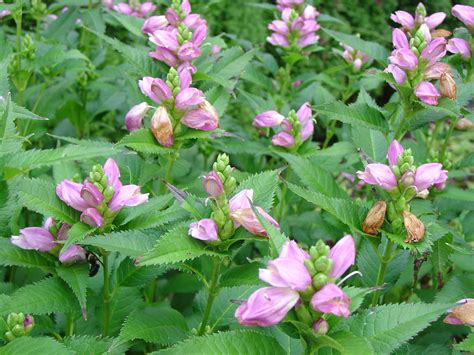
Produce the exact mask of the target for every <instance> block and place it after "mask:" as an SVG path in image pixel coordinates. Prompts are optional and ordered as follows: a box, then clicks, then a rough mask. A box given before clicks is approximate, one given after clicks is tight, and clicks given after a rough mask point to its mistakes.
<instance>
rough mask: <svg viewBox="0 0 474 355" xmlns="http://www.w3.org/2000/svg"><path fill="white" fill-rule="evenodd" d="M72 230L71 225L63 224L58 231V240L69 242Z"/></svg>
mask: <svg viewBox="0 0 474 355" xmlns="http://www.w3.org/2000/svg"><path fill="white" fill-rule="evenodd" d="M71 228H72V226H71V225H70V224H67V223H63V224H62V225H61V227H60V228H59V230H58V234H57V238H58V240H67V238H68V236H69V230H70V229H71Z"/></svg>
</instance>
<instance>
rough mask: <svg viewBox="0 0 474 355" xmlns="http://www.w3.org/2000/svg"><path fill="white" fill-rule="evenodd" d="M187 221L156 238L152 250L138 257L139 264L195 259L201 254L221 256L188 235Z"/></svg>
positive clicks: (162, 263) (160, 263) (161, 263)
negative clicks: (156, 240)
mask: <svg viewBox="0 0 474 355" xmlns="http://www.w3.org/2000/svg"><path fill="white" fill-rule="evenodd" d="M188 226H189V222H186V223H182V224H180V225H178V226H177V227H176V228H174V229H171V230H169V231H168V233H166V234H165V235H163V236H161V237H160V239H158V242H157V243H156V244H155V246H154V247H153V249H152V250H150V251H149V252H148V253H146V254H145V255H144V256H143V257H142V258H141V259H140V265H165V264H174V263H179V262H182V261H186V260H191V259H195V258H197V257H199V256H202V255H208V256H220V257H221V256H222V255H221V254H218V253H216V252H214V251H213V250H212V249H211V248H210V247H208V246H207V245H206V244H205V242H202V241H199V240H197V239H194V238H193V237H191V236H189V235H188Z"/></svg>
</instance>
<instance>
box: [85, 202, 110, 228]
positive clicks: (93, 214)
mask: <svg viewBox="0 0 474 355" xmlns="http://www.w3.org/2000/svg"><path fill="white" fill-rule="evenodd" d="M81 221H82V222H84V223H87V224H88V225H90V226H91V227H101V226H102V225H103V224H104V218H103V217H102V215H101V214H100V212H99V211H97V210H96V209H95V208H93V207H91V208H88V209H86V210H84V212H82V214H81Z"/></svg>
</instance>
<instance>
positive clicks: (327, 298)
mask: <svg viewBox="0 0 474 355" xmlns="http://www.w3.org/2000/svg"><path fill="white" fill-rule="evenodd" d="M350 304H351V299H350V298H349V297H347V295H346V294H345V293H344V291H342V290H341V289H340V288H339V287H338V286H336V285H334V284H327V285H325V286H323V288H321V289H320V290H319V291H318V292H316V293H315V294H314V296H313V298H311V306H312V307H313V308H314V309H315V310H316V311H319V312H322V313H331V314H334V315H336V316H338V317H346V318H347V317H349V315H350V314H351V311H350V309H349V306H350Z"/></svg>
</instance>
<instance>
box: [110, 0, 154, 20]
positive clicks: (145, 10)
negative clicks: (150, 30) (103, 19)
mask: <svg viewBox="0 0 474 355" xmlns="http://www.w3.org/2000/svg"><path fill="white" fill-rule="evenodd" d="M106 6H107V7H108V8H109V6H108V5H106ZM112 8H113V9H114V10H115V11H117V12H119V13H121V14H124V15H127V16H133V17H138V18H142V17H148V15H149V14H150V13H152V12H153V11H155V10H156V6H155V5H153V3H152V2H149V1H147V2H144V3H143V4H140V2H137V1H133V0H130V1H129V2H128V3H125V2H123V3H119V4H117V5H114V6H113V7H112Z"/></svg>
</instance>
